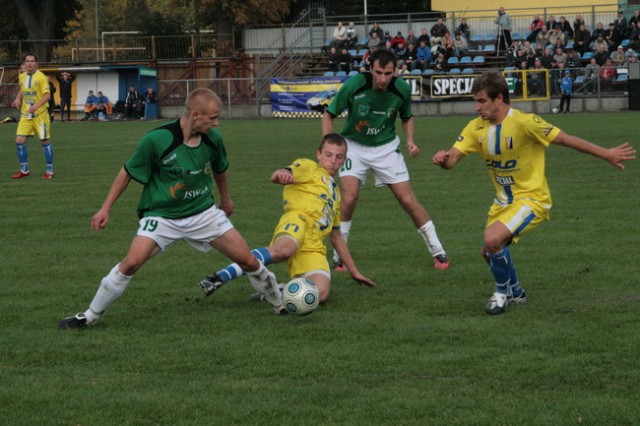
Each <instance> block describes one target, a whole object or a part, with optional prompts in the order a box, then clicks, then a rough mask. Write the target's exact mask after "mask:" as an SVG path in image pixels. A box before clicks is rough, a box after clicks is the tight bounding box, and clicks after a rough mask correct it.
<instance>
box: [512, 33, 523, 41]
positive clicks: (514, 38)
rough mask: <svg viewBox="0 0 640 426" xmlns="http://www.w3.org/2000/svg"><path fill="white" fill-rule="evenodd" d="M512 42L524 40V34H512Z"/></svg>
mask: <svg viewBox="0 0 640 426" xmlns="http://www.w3.org/2000/svg"><path fill="white" fill-rule="evenodd" d="M511 40H523V38H522V34H520V33H511Z"/></svg>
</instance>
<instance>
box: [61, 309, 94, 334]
mask: <svg viewBox="0 0 640 426" xmlns="http://www.w3.org/2000/svg"><path fill="white" fill-rule="evenodd" d="M87 325H88V324H87V318H86V317H85V316H84V313H82V312H80V313H77V314H75V315H74V316H72V317H67V318H65V319H63V320H61V321H60V322H59V323H58V328H59V329H60V330H64V329H65V328H83V327H86V326H87Z"/></svg>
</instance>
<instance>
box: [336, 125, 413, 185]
mask: <svg viewBox="0 0 640 426" xmlns="http://www.w3.org/2000/svg"><path fill="white" fill-rule="evenodd" d="M347 146H348V150H347V159H346V161H345V162H344V164H343V165H342V168H341V169H340V177H344V176H354V177H356V178H358V179H359V180H360V185H361V186H364V184H365V181H366V180H367V172H368V171H369V169H371V170H372V171H373V176H374V177H375V184H376V186H384V185H391V184H394V183H400V182H407V181H408V180H409V170H408V169H407V163H405V161H404V156H403V155H402V152H401V151H400V148H399V146H400V138H399V137H398V136H396V138H395V139H394V140H392V141H391V142H389V143H386V144H384V145H380V146H366V145H362V144H359V143H357V142H354V141H352V140H350V139H347Z"/></svg>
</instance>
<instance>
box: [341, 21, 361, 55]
mask: <svg viewBox="0 0 640 426" xmlns="http://www.w3.org/2000/svg"><path fill="white" fill-rule="evenodd" d="M346 36H347V38H346V39H345V44H344V45H345V47H346V48H347V49H355V48H356V44H357V43H358V32H357V30H356V26H355V24H354V23H353V22H349V26H348V27H347V31H346Z"/></svg>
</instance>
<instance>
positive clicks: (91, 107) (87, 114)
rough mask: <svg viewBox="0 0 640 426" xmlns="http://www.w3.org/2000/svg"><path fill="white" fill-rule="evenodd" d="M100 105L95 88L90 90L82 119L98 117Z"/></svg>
mask: <svg viewBox="0 0 640 426" xmlns="http://www.w3.org/2000/svg"><path fill="white" fill-rule="evenodd" d="M97 107H98V98H97V97H96V95H95V94H94V93H93V90H89V95H88V96H87V100H86V101H85V102H84V117H83V118H82V121H87V120H88V119H90V118H95V117H97V112H96V108H97Z"/></svg>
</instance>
